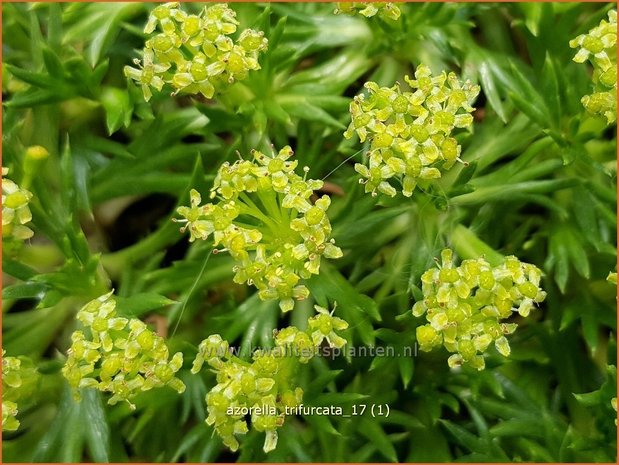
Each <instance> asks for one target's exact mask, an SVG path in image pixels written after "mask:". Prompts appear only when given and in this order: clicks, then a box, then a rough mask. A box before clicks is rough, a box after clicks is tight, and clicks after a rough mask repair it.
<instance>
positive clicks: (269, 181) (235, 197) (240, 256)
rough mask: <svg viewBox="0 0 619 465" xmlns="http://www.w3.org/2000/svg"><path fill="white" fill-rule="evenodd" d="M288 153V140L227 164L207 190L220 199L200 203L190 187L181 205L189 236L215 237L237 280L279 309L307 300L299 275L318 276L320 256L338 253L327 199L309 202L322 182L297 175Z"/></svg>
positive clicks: (339, 251)
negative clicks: (187, 202) (273, 150)
mask: <svg viewBox="0 0 619 465" xmlns="http://www.w3.org/2000/svg"><path fill="white" fill-rule="evenodd" d="M292 155H293V152H292V149H291V148H290V147H288V146H287V147H284V148H283V149H282V150H280V151H279V153H278V154H275V153H274V154H273V156H269V155H265V154H263V153H261V152H258V151H256V150H254V151H252V156H253V160H251V161H250V160H238V161H236V162H235V163H233V164H230V163H227V162H226V163H224V164H223V165H222V166H221V168H220V169H219V172H218V173H217V176H216V178H215V182H214V186H213V188H212V189H211V198H215V197H218V198H219V200H218V202H216V203H207V204H205V205H200V203H201V201H202V199H201V196H200V194H199V193H198V192H197V191H195V190H193V191H192V192H191V206H190V207H180V208H179V209H178V213H179V214H180V215H182V216H183V217H184V219H182V220H178V221H181V222H185V223H186V225H184V226H183V228H181V231H185V230H186V229H189V233H190V240H191V241H193V240H195V239H203V240H204V239H207V238H209V237H210V236H211V235H212V237H213V241H214V244H215V246H219V245H222V246H223V250H225V251H228V252H229V253H230V255H231V256H232V257H233V258H234V259H235V260H236V262H237V264H236V266H235V267H234V272H235V276H234V281H235V282H236V283H239V284H241V283H245V282H246V283H247V284H250V285H252V284H253V285H254V286H256V288H258V291H259V296H260V298H261V299H262V300H273V299H279V300H280V303H279V305H280V308H281V309H282V310H283V311H284V312H286V311H289V310H292V308H293V307H294V300H303V299H305V298H307V296H308V295H309V290H308V289H307V287H305V285H303V284H302V282H301V280H302V279H307V278H309V277H310V276H311V275H313V274H318V272H319V270H320V259H321V257H323V256H324V257H326V258H339V257H341V256H342V251H341V250H340V249H339V248H338V247H336V246H335V244H334V240H333V239H331V238H330V236H331V223H330V222H329V218H328V217H327V213H326V212H327V209H328V208H329V205H330V203H331V200H330V198H329V197H328V196H326V195H325V196H323V197H321V198H319V199H318V200H316V202H315V203H313V204H312V202H311V200H310V197H311V196H312V194H313V192H314V191H315V190H316V189H320V188H321V187H322V185H323V183H322V181H317V180H313V179H309V180H308V179H306V178H304V177H303V178H302V177H301V176H299V175H297V174H296V173H295V168H296V166H297V161H291V160H290V157H292Z"/></svg>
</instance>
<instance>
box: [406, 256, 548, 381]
mask: <svg viewBox="0 0 619 465" xmlns="http://www.w3.org/2000/svg"><path fill="white" fill-rule="evenodd" d="M541 276H542V272H541V271H540V269H539V268H537V267H536V266H535V265H531V264H529V263H523V262H521V261H520V260H518V258H516V257H514V256H509V257H505V260H504V262H503V263H502V264H501V265H499V266H491V265H490V264H489V263H488V262H487V261H486V260H485V259H484V258H478V259H471V260H464V261H463V262H462V263H461V265H460V266H457V267H456V266H454V264H453V253H452V251H451V250H449V249H445V250H443V251H442V252H441V264H440V265H438V267H437V268H432V269H430V270H428V271H426V272H425V273H424V274H423V275H422V277H421V282H422V291H423V300H420V301H418V302H416V303H415V305H414V306H413V315H415V316H422V315H424V314H425V316H426V320H427V321H428V322H429V323H428V324H426V325H423V326H419V327H418V328H417V343H418V344H419V348H420V349H421V350H423V351H430V350H432V349H434V348H436V347H439V346H441V345H443V346H444V347H445V348H446V349H447V350H448V351H449V352H452V353H453V355H452V356H450V357H449V359H448V364H449V366H450V367H452V368H453V367H456V366H460V365H463V364H466V365H469V366H472V367H474V368H477V369H478V370H482V369H483V368H484V367H485V362H484V356H483V353H484V352H485V351H486V349H487V348H488V346H489V345H490V344H491V343H492V342H494V345H495V347H496V349H497V351H498V352H499V353H500V354H501V355H503V356H504V357H507V356H508V355H509V353H510V347H509V343H508V341H507V338H506V337H505V336H507V335H509V334H511V333H513V332H514V331H515V330H516V327H517V326H518V325H517V324H516V323H501V320H504V319H506V318H509V317H510V316H512V315H513V314H514V312H517V313H519V314H520V315H521V316H523V317H526V316H528V315H529V313H530V312H531V310H532V309H533V308H535V306H536V304H538V303H540V302H542V301H543V300H544V299H545V298H546V293H545V292H544V291H543V290H542V289H541V288H540V287H539V284H540V279H541Z"/></svg>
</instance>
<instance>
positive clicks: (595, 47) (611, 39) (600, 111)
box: [570, 10, 617, 124]
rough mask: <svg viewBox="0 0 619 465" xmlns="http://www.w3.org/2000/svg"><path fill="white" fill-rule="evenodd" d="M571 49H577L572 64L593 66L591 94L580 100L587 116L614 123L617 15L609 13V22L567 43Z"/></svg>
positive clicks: (615, 116)
mask: <svg viewBox="0 0 619 465" xmlns="http://www.w3.org/2000/svg"><path fill="white" fill-rule="evenodd" d="M570 47H572V48H579V50H578V52H577V53H576V56H574V61H575V62H576V63H584V62H585V61H586V60H589V61H590V62H591V64H592V65H593V85H594V92H593V94H591V95H585V96H584V97H583V98H582V100H581V101H582V104H583V105H584V107H585V108H586V109H587V111H589V112H590V113H592V114H594V115H599V116H604V117H606V121H607V122H608V124H611V123H613V122H614V121H616V120H617V11H616V10H612V11H609V12H608V22H607V21H604V20H602V21H601V22H600V24H599V25H598V26H596V27H594V28H593V29H591V30H590V31H589V32H588V33H587V34H581V35H579V36H578V37H576V38H575V39H572V40H571V41H570Z"/></svg>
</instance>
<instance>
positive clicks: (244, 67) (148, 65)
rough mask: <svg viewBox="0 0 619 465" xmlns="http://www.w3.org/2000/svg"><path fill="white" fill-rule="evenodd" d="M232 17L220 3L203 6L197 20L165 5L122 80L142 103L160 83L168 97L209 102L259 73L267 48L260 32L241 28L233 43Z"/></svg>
mask: <svg viewBox="0 0 619 465" xmlns="http://www.w3.org/2000/svg"><path fill="white" fill-rule="evenodd" d="M235 16H236V13H235V12H234V11H233V10H231V9H230V8H228V6H227V5H226V4H223V3H221V4H212V5H209V6H206V7H204V9H203V10H202V11H201V13H200V14H199V15H192V14H188V13H186V12H185V11H183V10H181V9H180V8H179V2H171V3H165V4H163V5H159V6H157V7H156V8H154V9H153V11H152V12H151V14H150V17H149V19H148V23H147V24H146V27H145V28H144V32H145V33H147V34H152V33H154V32H155V29H157V26H159V28H160V32H158V33H157V34H155V35H154V36H152V37H151V38H150V39H148V40H147V41H146V44H145V48H144V53H143V60H142V63H140V61H139V60H136V62H135V63H136V65H137V66H138V67H137V68H133V67H130V66H125V75H126V76H128V77H130V78H131V79H133V80H135V81H137V82H138V83H139V84H140V85H141V86H142V91H143V93H144V98H145V99H146V100H147V101H148V100H149V99H150V98H151V96H152V92H151V88H153V89H156V90H158V91H160V90H161V89H162V88H163V86H164V85H165V84H169V85H171V86H172V87H173V88H174V93H175V94H176V93H178V92H183V93H187V94H197V93H200V94H202V95H203V96H204V97H206V98H211V97H213V95H214V94H215V92H221V91H222V90H223V89H224V88H226V87H227V86H228V85H230V84H232V83H234V82H235V81H240V80H243V79H245V78H246V77H247V74H248V72H249V71H253V70H258V69H260V65H259V64H258V55H259V53H260V52H261V51H263V50H265V49H266V48H267V43H268V41H267V39H266V38H265V37H264V33H263V32H258V31H254V30H253V29H245V30H244V31H243V32H241V34H240V35H239V36H238V39H237V40H236V41H234V40H233V39H232V38H231V37H230V35H231V34H234V33H235V32H236V30H237V26H238V24H239V23H238V21H237V20H236V19H235Z"/></svg>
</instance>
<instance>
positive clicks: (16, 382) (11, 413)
mask: <svg viewBox="0 0 619 465" xmlns="http://www.w3.org/2000/svg"><path fill="white" fill-rule="evenodd" d="M38 379H39V377H38V372H37V370H36V368H35V367H34V365H33V363H32V361H31V360H30V359H28V358H26V357H19V358H18V357H5V351H2V431H16V430H17V428H19V420H17V413H18V411H19V410H18V407H17V402H18V401H20V400H22V399H25V400H28V399H30V398H32V394H33V392H34V390H35V388H36V385H37V383H38Z"/></svg>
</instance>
